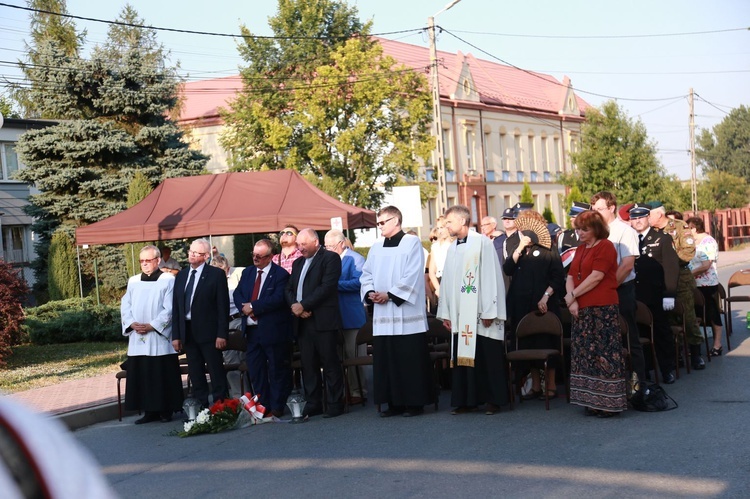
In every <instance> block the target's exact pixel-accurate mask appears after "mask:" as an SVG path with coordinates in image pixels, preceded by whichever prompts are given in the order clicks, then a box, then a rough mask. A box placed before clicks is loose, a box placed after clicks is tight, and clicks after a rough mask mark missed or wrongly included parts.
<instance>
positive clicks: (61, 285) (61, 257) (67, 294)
mask: <svg viewBox="0 0 750 499" xmlns="http://www.w3.org/2000/svg"><path fill="white" fill-rule="evenodd" d="M48 276H49V282H48V289H49V297H50V299H51V300H65V299H67V298H74V297H76V296H78V295H79V291H80V289H79V286H78V267H77V266H76V252H75V250H74V249H73V242H72V241H71V239H70V236H68V234H66V233H65V231H64V230H58V231H56V232H55V233H54V234H53V235H52V241H51V243H50V246H49V269H48Z"/></svg>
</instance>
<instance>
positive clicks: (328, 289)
mask: <svg viewBox="0 0 750 499" xmlns="http://www.w3.org/2000/svg"><path fill="white" fill-rule="evenodd" d="M304 264H305V259H304V258H297V259H296V260H295V261H294V263H293V264H292V275H291V277H290V278H289V282H288V283H287V286H286V301H287V303H288V304H289V305H290V306H291V305H292V304H294V303H297V287H298V285H299V278H300V274H301V273H302V267H303V266H304ZM340 276H341V257H339V255H337V254H336V253H334V252H332V251H328V250H326V249H325V248H324V247H323V246H321V247H320V248H319V249H318V252H317V253H315V256H314V257H313V259H312V262H310V267H309V268H308V269H307V274H306V275H305V281H304V282H303V284H302V301H301V302H300V304H301V305H302V307H303V308H304V309H305V310H306V311H310V312H312V317H311V318H310V319H306V320H313V321H315V329H318V330H320V331H331V330H336V329H340V328H341V313H340V312H339V298H338V283H339V277H340ZM293 324H294V331H295V332H296V331H297V329H298V327H299V318H298V317H294V319H293Z"/></svg>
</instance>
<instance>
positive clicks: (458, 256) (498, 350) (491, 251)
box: [437, 205, 508, 414]
mask: <svg viewBox="0 0 750 499" xmlns="http://www.w3.org/2000/svg"><path fill="white" fill-rule="evenodd" d="M445 218H446V227H447V228H448V231H449V232H450V234H451V236H454V237H456V238H457V239H456V240H455V241H454V242H453V244H451V246H450V248H448V257H447V258H446V264H445V267H444V268H443V279H442V282H441V289H442V290H443V292H442V293H441V295H440V301H439V304H438V312H437V317H438V318H439V319H442V320H443V324H444V325H445V327H446V328H448V329H449V330H450V331H451V333H452V335H451V337H452V341H451V347H452V348H451V350H452V352H453V353H452V356H451V366H452V382H453V383H452V392H451V405H452V406H454V407H455V409H454V410H453V411H452V414H461V413H464V412H472V411H474V410H476V408H477V407H478V406H479V405H482V404H485V412H486V414H495V413H496V412H497V411H499V410H500V406H501V405H504V404H506V403H507V402H508V388H507V381H506V380H507V377H506V374H505V359H504V346H503V339H504V327H505V319H506V311H505V286H504V284H503V277H502V270H501V268H500V261H499V260H498V258H497V253H496V252H495V247H494V245H493V244H492V241H491V240H490V239H489V238H487V237H486V236H483V235H481V234H479V233H477V232H474V231H470V230H469V223H470V221H471V212H470V211H469V208H467V207H466V206H461V205H456V206H451V207H450V208H449V209H448V211H446V213H445Z"/></svg>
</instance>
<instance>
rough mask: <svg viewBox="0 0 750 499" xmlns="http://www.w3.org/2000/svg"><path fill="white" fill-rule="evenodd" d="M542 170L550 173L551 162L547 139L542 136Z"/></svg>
mask: <svg viewBox="0 0 750 499" xmlns="http://www.w3.org/2000/svg"><path fill="white" fill-rule="evenodd" d="M541 139H542V170H543V171H545V172H548V171H549V160H548V157H547V156H548V151H547V137H544V136H542V138H541Z"/></svg>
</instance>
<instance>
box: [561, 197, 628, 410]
mask: <svg viewBox="0 0 750 499" xmlns="http://www.w3.org/2000/svg"><path fill="white" fill-rule="evenodd" d="M575 228H576V231H577V232H578V237H579V239H580V241H581V245H580V246H579V247H578V251H576V255H575V258H574V259H573V262H572V263H571V265H570V268H569V270H568V277H567V281H566V284H565V289H566V291H567V294H566V295H565V304H566V305H567V306H568V309H569V310H570V315H571V316H572V318H573V323H572V327H571V347H570V352H571V353H570V357H571V367H570V401H571V403H573V404H577V405H582V406H584V407H585V408H586V414H587V415H589V416H598V417H601V418H608V417H612V416H615V415H617V414H619V413H620V412H622V411H624V410H626V409H627V398H626V396H625V365H624V359H623V354H622V336H621V332H620V319H619V307H618V297H617V277H616V270H617V251H616V250H615V247H614V245H613V244H612V243H611V242H609V241H608V240H607V236H609V231H608V230H607V224H606V223H605V222H604V219H603V218H602V216H601V215H600V214H599V213H598V212H596V211H586V212H584V213H581V214H580V215H579V216H578V217H576V219H575Z"/></svg>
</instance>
